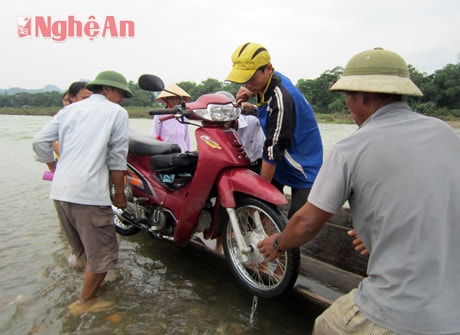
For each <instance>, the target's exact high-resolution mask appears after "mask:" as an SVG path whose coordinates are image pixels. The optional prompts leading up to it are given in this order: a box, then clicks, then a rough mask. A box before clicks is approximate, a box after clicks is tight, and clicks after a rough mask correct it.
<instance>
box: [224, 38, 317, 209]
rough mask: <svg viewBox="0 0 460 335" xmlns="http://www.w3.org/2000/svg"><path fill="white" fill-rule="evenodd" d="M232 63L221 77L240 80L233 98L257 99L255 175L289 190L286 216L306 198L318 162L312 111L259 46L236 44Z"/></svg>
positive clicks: (243, 100)
mask: <svg viewBox="0 0 460 335" xmlns="http://www.w3.org/2000/svg"><path fill="white" fill-rule="evenodd" d="M232 62H233V68H232V70H231V72H230V73H229V75H228V76H227V79H226V80H228V81H231V82H234V83H237V84H242V86H241V88H240V89H239V91H238V93H237V96H236V100H237V102H238V103H242V102H245V101H247V100H249V99H250V98H253V97H256V98H257V105H258V109H257V113H258V117H259V120H260V124H261V126H262V128H263V130H264V133H265V136H266V141H265V145H264V151H263V162H262V167H261V172H260V174H261V176H262V177H263V178H265V179H266V180H268V181H270V182H272V183H273V184H274V185H275V186H276V187H278V188H279V189H280V191H283V188H284V186H289V187H290V188H291V196H292V198H291V207H290V209H289V213H288V217H291V216H292V215H293V214H294V213H295V212H296V211H297V210H298V209H299V208H300V207H302V205H303V204H304V203H305V202H306V201H307V198H308V194H309V192H310V189H311V187H312V185H313V182H314V181H315V178H316V174H317V173H318V170H319V168H320V167H321V163H322V160H323V146H322V142H321V136H320V132H319V128H318V124H317V122H316V119H315V115H314V113H313V109H312V108H311V106H310V104H309V103H308V101H307V100H306V99H305V97H304V96H303V95H302V93H300V91H299V90H298V89H297V88H296V87H295V85H294V84H293V83H292V82H291V81H290V80H289V79H288V78H287V77H285V76H284V75H282V74H281V73H279V72H278V71H275V70H274V68H273V65H272V64H271V62H270V54H269V53H268V51H267V49H265V47H263V46H262V45H260V44H258V43H252V42H251V43H244V44H242V45H240V46H239V47H238V48H237V49H236V50H235V52H234V53H233V55H232Z"/></svg>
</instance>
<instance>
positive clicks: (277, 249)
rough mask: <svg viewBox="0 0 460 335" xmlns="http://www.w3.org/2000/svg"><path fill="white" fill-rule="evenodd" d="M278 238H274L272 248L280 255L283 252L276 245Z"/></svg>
mask: <svg viewBox="0 0 460 335" xmlns="http://www.w3.org/2000/svg"><path fill="white" fill-rule="evenodd" d="M278 237H279V236H276V238H275V240H274V241H273V248H275V250H276V252H277V253H282V252H284V250H281V248H280V246H279V245H278Z"/></svg>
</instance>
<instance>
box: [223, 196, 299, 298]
mask: <svg viewBox="0 0 460 335" xmlns="http://www.w3.org/2000/svg"><path fill="white" fill-rule="evenodd" d="M236 215H237V218H238V223H239V227H240V230H241V233H242V236H243V239H244V241H245V242H246V245H247V246H250V247H251V248H252V252H250V253H249V254H247V255H243V254H242V253H241V251H240V249H239V247H238V245H237V242H236V238H235V233H234V231H233V228H232V225H231V224H230V220H227V222H226V223H225V226H224V230H223V235H222V245H223V248H224V253H225V256H226V258H227V262H228V263H229V266H230V269H231V271H232V273H233V274H234V275H235V277H236V278H237V279H238V281H239V282H240V283H241V284H242V285H243V286H244V287H245V288H246V289H248V290H249V291H250V292H252V293H253V294H254V295H256V296H259V297H263V298H272V297H275V296H279V295H281V294H284V293H286V292H287V291H288V290H289V289H290V288H291V287H292V286H293V285H294V283H295V281H296V279H297V276H298V268H299V264H300V252H299V250H298V249H292V250H288V251H286V252H284V253H283V255H281V256H280V257H279V258H277V259H275V260H274V261H271V262H269V261H268V260H266V259H265V258H264V257H263V256H262V255H261V254H260V253H259V252H258V250H257V243H258V242H259V241H261V240H263V239H264V238H265V237H267V236H269V235H271V234H274V233H278V232H281V231H282V230H283V229H284V227H285V226H286V221H287V219H286V217H285V216H284V215H282V214H281V213H280V211H279V210H278V209H277V208H273V207H271V206H270V205H269V204H267V203H265V202H263V201H261V200H259V199H255V198H251V197H242V198H240V199H238V201H237V207H236ZM245 256H246V257H245Z"/></svg>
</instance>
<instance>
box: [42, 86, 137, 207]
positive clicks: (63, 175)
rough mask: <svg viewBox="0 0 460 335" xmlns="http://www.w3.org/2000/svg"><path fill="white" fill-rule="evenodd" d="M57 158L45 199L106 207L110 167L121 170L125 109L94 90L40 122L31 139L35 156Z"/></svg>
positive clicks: (125, 142)
mask: <svg viewBox="0 0 460 335" xmlns="http://www.w3.org/2000/svg"><path fill="white" fill-rule="evenodd" d="M57 140H58V141H59V150H60V157H59V161H58V163H57V167H56V171H55V174H54V179H53V183H52V186H51V192H50V198H52V199H55V200H61V201H67V202H72V203H77V204H86V205H99V206H109V205H110V204H111V200H110V192H109V186H108V180H109V171H110V170H126V157H127V153H128V112H127V111H126V110H125V109H124V108H123V107H121V106H120V105H118V104H115V103H113V102H111V101H109V100H108V99H107V98H105V97H104V96H103V95H100V94H93V95H92V96H91V97H89V98H88V99H85V100H82V101H80V102H77V103H73V104H71V105H69V106H67V107H65V108H63V109H62V110H60V111H59V113H58V114H56V116H55V117H54V118H53V120H51V121H50V122H49V123H48V124H47V125H45V126H44V127H43V128H42V129H41V131H40V132H38V133H37V134H36V136H35V138H34V142H33V148H34V151H35V154H36V155H35V159H36V160H37V161H39V162H43V163H47V162H51V161H53V160H54V157H53V149H52V143H53V142H54V141H57Z"/></svg>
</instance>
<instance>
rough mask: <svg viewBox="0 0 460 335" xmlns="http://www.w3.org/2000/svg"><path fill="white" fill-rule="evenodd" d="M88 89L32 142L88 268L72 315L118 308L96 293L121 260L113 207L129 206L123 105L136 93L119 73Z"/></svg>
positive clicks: (105, 74)
mask: <svg viewBox="0 0 460 335" xmlns="http://www.w3.org/2000/svg"><path fill="white" fill-rule="evenodd" d="M87 88H88V89H89V90H91V91H92V92H93V93H94V94H93V95H91V96H90V97H89V98H87V99H85V100H82V101H79V102H76V103H73V104H70V105H68V106H66V107H65V108H63V109H62V110H60V111H59V113H58V114H56V116H55V117H54V118H53V120H51V122H49V123H48V124H47V125H45V126H44V127H43V128H42V129H41V131H40V132H39V133H37V135H36V136H35V138H34V142H33V148H34V151H35V154H36V155H35V159H36V160H37V161H39V162H43V163H46V164H47V165H48V167H49V169H50V171H53V172H55V173H54V179H53V183H52V186H51V193H50V197H51V198H52V199H53V200H54V204H55V207H56V211H57V214H58V217H59V220H60V222H61V226H62V228H63V231H64V232H65V234H66V237H67V239H68V241H69V244H70V246H71V248H72V251H73V253H74V254H75V256H76V257H77V259H83V260H84V261H85V263H86V270H85V278H84V283H83V289H82V292H81V294H80V298H79V299H78V300H77V301H76V302H74V303H73V304H71V305H70V306H69V308H70V312H71V313H73V314H82V313H85V312H88V311H98V310H102V309H106V308H109V307H111V305H112V304H113V303H111V302H108V301H103V300H101V299H97V291H98V289H99V287H100V285H101V283H102V281H103V280H104V278H105V276H106V274H107V272H108V270H109V269H110V268H111V267H112V266H113V265H114V264H115V263H116V261H117V259H118V241H117V237H116V233H115V228H114V225H113V213H112V210H111V205H112V203H113V204H114V205H115V206H117V207H120V208H125V207H126V196H125V193H124V175H125V171H126V157H127V153H128V113H127V111H126V110H125V109H124V108H123V107H121V106H120V105H119V104H120V103H121V102H122V101H123V99H124V98H129V97H131V96H132V93H131V91H130V89H129V87H128V83H127V81H126V79H125V78H124V77H123V76H122V75H121V74H119V73H118V72H115V71H103V72H101V73H100V74H98V75H97V77H96V79H95V80H93V81H92V82H90V83H88V85H87ZM54 141H59V146H60V157H59V161H58V162H56V161H55V160H54V156H53V149H52V143H53V142H54ZM109 174H110V177H111V179H112V182H113V185H114V192H113V194H112V199H111V194H110V190H109V183H108V181H109Z"/></svg>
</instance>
